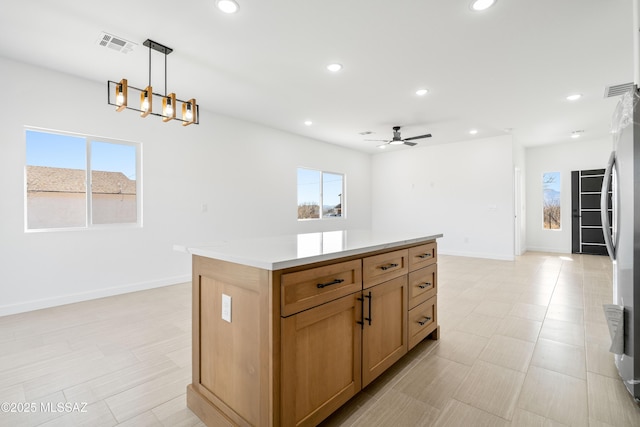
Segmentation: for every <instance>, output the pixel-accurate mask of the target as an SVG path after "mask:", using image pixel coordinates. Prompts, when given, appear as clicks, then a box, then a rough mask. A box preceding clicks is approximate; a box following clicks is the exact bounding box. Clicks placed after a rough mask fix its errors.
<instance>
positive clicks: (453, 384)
mask: <svg viewBox="0 0 640 427" xmlns="http://www.w3.org/2000/svg"><path fill="white" fill-rule="evenodd" d="M470 369H471V368H470V367H469V366H466V365H463V364H461V363H457V362H453V361H451V360H448V359H444V358H441V357H438V356H435V355H430V356H428V357H426V358H424V359H422V360H421V361H420V362H419V363H418V364H416V365H415V366H414V367H413V368H412V369H411V370H410V371H409V372H408V373H407V375H406V376H405V377H404V379H403V380H402V381H400V382H399V383H397V384H396V385H395V386H394V389H396V390H398V391H400V392H402V393H404V394H406V395H407V396H411V397H413V398H414V399H416V400H419V401H421V402H424V403H427V404H428V405H430V406H432V407H434V408H436V409H443V408H444V406H445V405H446V403H447V402H448V401H449V399H450V398H451V396H453V394H454V393H455V391H456V389H457V388H458V386H460V384H462V382H463V381H464V380H465V378H466V377H467V374H468V373H469V371H470Z"/></svg>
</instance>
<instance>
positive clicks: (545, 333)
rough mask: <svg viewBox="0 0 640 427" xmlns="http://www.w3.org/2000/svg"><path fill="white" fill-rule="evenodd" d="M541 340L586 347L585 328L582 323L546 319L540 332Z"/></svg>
mask: <svg viewBox="0 0 640 427" xmlns="http://www.w3.org/2000/svg"><path fill="white" fill-rule="evenodd" d="M540 338H545V339H548V340H552V341H558V342H562V343H565V344H571V345H578V346H584V326H583V325H582V324H581V323H573V322H564V321H562V320H555V319H545V321H544V323H543V324H542V329H541V330H540Z"/></svg>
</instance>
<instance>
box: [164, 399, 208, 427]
mask: <svg viewBox="0 0 640 427" xmlns="http://www.w3.org/2000/svg"><path fill="white" fill-rule="evenodd" d="M151 412H153V415H155V417H156V418H157V419H158V420H159V421H160V423H161V424H162V425H163V426H172V427H195V426H199V425H201V424H202V421H200V418H198V417H197V416H196V415H195V414H194V413H193V412H191V411H190V410H189V408H187V396H186V395H181V396H178V397H176V398H174V399H171V400H170V401H168V402H166V403H163V404H162V405H159V406H156V407H155V408H153V409H152V410H151Z"/></svg>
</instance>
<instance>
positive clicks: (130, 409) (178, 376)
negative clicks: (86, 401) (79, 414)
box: [105, 368, 191, 422]
mask: <svg viewBox="0 0 640 427" xmlns="http://www.w3.org/2000/svg"><path fill="white" fill-rule="evenodd" d="M190 382H191V368H188V369H187V368H181V369H179V370H177V371H172V372H171V373H168V374H166V375H163V376H161V377H158V378H156V379H153V380H151V381H148V382H145V383H143V384H140V385H138V386H135V387H133V388H129V389H127V390H125V391H123V392H121V393H118V394H116V395H114V396H111V397H108V398H107V399H105V402H106V403H107V405H109V409H111V412H112V413H113V415H114V416H115V418H116V419H117V420H118V422H122V421H125V420H128V419H129V418H133V417H135V416H137V415H140V414H142V413H143V412H146V411H148V410H150V409H152V408H155V407H156V406H158V405H161V404H162V403H165V402H167V401H169V400H171V399H173V398H175V397H177V396H180V395H182V394H184V393H185V389H186V387H187V385H188V384H189V383H190Z"/></svg>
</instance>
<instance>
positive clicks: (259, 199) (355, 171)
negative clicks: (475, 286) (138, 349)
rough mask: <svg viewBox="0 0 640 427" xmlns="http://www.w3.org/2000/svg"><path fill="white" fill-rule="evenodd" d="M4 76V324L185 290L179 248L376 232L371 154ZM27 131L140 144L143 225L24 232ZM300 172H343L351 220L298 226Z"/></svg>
mask: <svg viewBox="0 0 640 427" xmlns="http://www.w3.org/2000/svg"><path fill="white" fill-rule="evenodd" d="M0 75H1V76H2V78H3V81H4V82H5V83H6V84H5V85H4V89H3V99H4V101H3V102H2V103H0V117H2V126H0V183H2V194H3V197H2V198H0V212H2V221H0V315H4V314H10V313H15V312H20V311H26V310H32V309H37V308H41V307H47V306H52V305H58V304H63V303H67V302H74V301H80V300H83V299H90V298H95V297H100V296H106V295H112V294H116V293H122V292H128V291H132V290H138V289H146V288H150V287H156V286H163V285H167V284H171V283H178V282H181V281H188V280H190V269H191V260H190V257H189V256H188V255H187V254H182V253H178V252H175V251H173V244H176V243H202V242H208V241H213V240H220V239H227V238H234V237H246V236H256V235H260V236H266V235H277V234H286V233H299V232H312V231H329V230H335V229H342V228H368V227H370V226H371V214H370V202H371V201H370V194H371V191H370V178H371V170H370V156H369V155H367V154H363V153H360V152H356V151H353V150H348V149H344V148H341V147H338V146H332V145H329V144H326V143H322V142H319V141H314V140H311V139H307V138H303V137H300V136H296V135H292V134H288V133H285V132H281V131H277V130H274V129H271V128H267V127H264V126H260V125H257V124H252V123H248V122H243V121H240V120H235V119H231V118H227V117H222V116H218V115H213V114H210V113H208V112H206V111H201V113H200V122H201V124H200V125H199V126H188V127H183V126H180V124H179V123H162V121H161V120H160V119H159V118H158V117H147V118H146V119H142V118H140V117H139V116H138V114H136V113H135V112H133V111H124V112H121V113H116V112H115V111H114V107H112V106H109V105H107V100H106V87H105V86H106V82H105V83H104V84H98V83H95V82H90V81H86V80H82V79H79V78H76V77H72V76H69V75H64V74H60V73H56V72H53V71H47V70H44V69H42V68H39V67H33V66H30V65H26V64H21V63H17V62H14V61H11V60H8V59H5V58H1V57H0ZM115 77H118V76H114V78H115ZM196 95H197V94H196ZM265 107H267V106H265ZM25 125H28V126H37V127H42V128H48V129H53V130H63V131H70V132H78V133H84V134H90V135H98V136H104V137H110V138H116V139H123V140H129V141H136V142H140V143H142V152H143V203H144V205H143V208H144V227H143V228H140V229H121V230H110V231H105V230H83V231H64V232H51V233H25V232H24V219H23V218H24V194H23V192H24V190H23V185H24V184H23V183H24V162H25V146H24V126H25ZM298 166H306V167H311V168H317V169H328V170H331V171H335V172H343V173H345V174H346V179H347V197H348V198H347V200H346V206H347V209H348V218H346V219H344V220H339V219H338V220H332V221H315V222H304V223H299V222H298V221H297V219H296V212H297V211H296V206H297V200H296V197H297V196H296V194H297V193H296V168H297V167H298ZM203 203H206V204H207V205H208V212H206V213H202V212H201V206H202V204H203Z"/></svg>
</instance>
